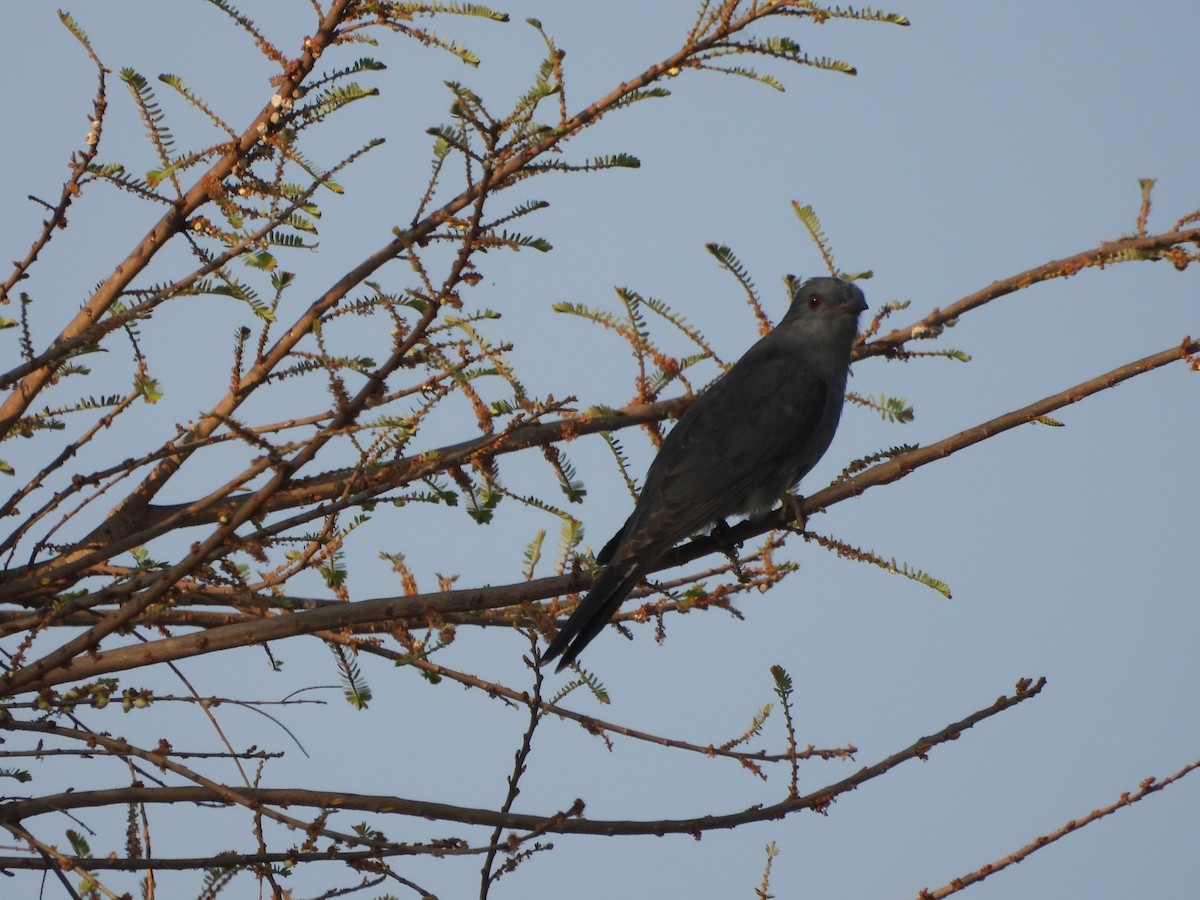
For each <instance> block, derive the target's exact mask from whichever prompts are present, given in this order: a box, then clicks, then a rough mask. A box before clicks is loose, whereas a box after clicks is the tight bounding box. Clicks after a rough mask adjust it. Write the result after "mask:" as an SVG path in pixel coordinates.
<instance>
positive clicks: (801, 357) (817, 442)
mask: <svg viewBox="0 0 1200 900" xmlns="http://www.w3.org/2000/svg"><path fill="white" fill-rule="evenodd" d="M788 284H789V287H790V290H791V297H792V299H791V306H790V307H789V309H788V311H787V313H786V314H785V315H784V317H783V321H782V322H780V323H779V324H778V325H777V326H776V327H775V328H774V329H773V330H772V331H770V332H769V333H768V334H766V335H765V336H764V337H763V338H762V339H760V340H759V341H758V343H756V344H755V345H754V346H753V347H751V348H750V349H749V350H748V351H746V354H745V355H744V356H743V357H742V358H741V359H739V360H738V361H737V363H735V364H734V366H733V367H732V368H731V369H729V371H728V372H726V373H725V374H724V375H722V376H721V377H720V378H718V379H717V380H716V381H715V382H713V384H712V386H711V387H710V388H709V389H708V390H707V391H705V392H704V393H703V394H702V395H701V396H700V397H698V398H697V399H696V402H695V403H693V404H692V405H691V406H690V407H689V408H688V410H687V412H685V413H684V414H683V416H682V417H681V418H680V419H679V422H678V423H677V424H676V425H675V427H674V428H672V429H671V431H670V433H669V434H668V435H667V436H666V438H665V439H664V440H663V442H662V446H661V447H660V448H659V451H658V456H656V457H655V459H654V462H653V463H651V465H650V470H649V471H648V472H647V473H646V483H645V486H644V487H643V488H642V493H641V496H640V497H639V498H638V501H637V505H636V506H635V507H634V510H633V514H632V515H630V517H629V519H628V521H626V523H625V525H624V527H622V528H621V530H620V531H618V532H617V533H616V534H615V535H614V536H613V538H612V540H610V541H609V542H608V543H607V544H606V545H605V546H604V549H602V550H601V551H600V553H599V555H597V557H596V562H597V564H599V565H601V566H603V567H604V568H603V570H602V571H601V572H600V574H599V575H598V576H597V577H596V580H595V582H593V584H592V589H591V590H590V591H589V592H588V595H587V596H586V597H584V599H583V601H582V602H581V603H580V604H579V606H578V607H577V608H576V609H575V612H573V613H572V614H571V617H570V618H569V619H567V621H566V623H565V624H564V625H563V627H562V628H561V629H559V632H558V634H557V636H556V637H555V638H554V641H553V642H552V643H551V644H550V646H549V648H548V649H547V650H546V653H545V655H544V657H543V662H545V661H548V660H552V659H554V658H555V657H557V656H558V655H559V654H562V660H561V661H560V662H559V664H558V671H560V672H561V671H562V670H563V668H564V667H566V666H568V665H570V663H571V662H572V661H573V660H574V659H575V658H576V657H577V656H579V654H580V652H581V651H582V650H583V648H584V647H586V646H587V645H588V643H589V642H590V641H591V640H592V638H594V637H595V636H596V635H597V634H599V633H600V631H601V630H602V629H603V628H604V626H605V625H606V624H608V621H609V619H611V618H612V617H613V615H614V614H615V613H616V611H617V609H618V608H619V607H620V606H621V603H622V602H624V600H625V598H626V597H628V596H629V593H630V592H631V591H632V590H633V589H634V588H635V587H636V586H637V583H638V582H639V581H641V579H642V576H643V575H644V574H645V573H646V572H647V571H649V570H651V569H652V568H653V567H654V564H655V563H656V562H657V561H658V559H659V558H660V557H661V556H662V555H663V554H664V553H666V552H667V551H668V550H670V549H671V548H672V547H674V546H675V545H676V544H677V543H679V542H680V541H682V540H684V539H685V538H687V537H689V536H691V535H694V534H698V533H700V532H703V531H704V530H706V529H707V528H709V527H710V526H714V525H715V526H717V527H718V528H720V527H722V525H723V523H724V520H725V518H726V517H727V516H734V515H741V514H745V515H748V516H756V515H761V514H762V513H765V512H768V511H769V510H770V509H771V508H772V507H774V506H775V504H776V503H777V502H778V501H779V500H781V499H782V498H783V497H784V495H785V492H786V491H787V490H788V489H789V488H791V487H792V486H793V485H795V484H796V483H797V482H799V481H800V479H801V478H803V477H804V475H805V474H807V473H808V471H809V470H810V469H811V468H812V467H813V466H815V465H816V464H817V460H819V459H820V458H821V456H822V455H823V454H824V453H825V451H826V450H827V449H828V448H829V443H830V441H832V440H833V433H834V432H835V431H836V430H837V425H838V419H839V418H840V417H841V414H842V404H843V402H844V400H845V394H846V375H847V372H848V370H849V368H850V351H851V349H852V348H853V346H854V340H855V337H856V336H857V334H858V317H859V314H860V313H861V312H862V311H863V310H865V309H866V308H867V303H866V301H865V300H864V299H863V294H862V291H861V290H859V289H858V288H857V287H856V286H855V285H853V284H850V283H848V282H845V281H842V280H840V279H838V278H813V279H810V280H809V281H806V282H804V283H803V284H800V285H798V286H797V283H796V280H795V279H792V278H790V277H789V279H788Z"/></svg>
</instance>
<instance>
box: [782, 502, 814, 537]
mask: <svg viewBox="0 0 1200 900" xmlns="http://www.w3.org/2000/svg"><path fill="white" fill-rule="evenodd" d="M779 511H780V513H781V515H782V516H783V518H784V521H785V522H787V524H788V527H789V528H791V529H792V530H793V531H796V532H802V531H804V529H805V527H806V526H807V525H808V516H806V515H804V498H803V497H801V496H800V495H799V494H792V493H787V494H784V495H783V506H782V508H781V509H780V510H779Z"/></svg>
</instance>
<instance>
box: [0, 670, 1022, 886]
mask: <svg viewBox="0 0 1200 900" xmlns="http://www.w3.org/2000/svg"><path fill="white" fill-rule="evenodd" d="M1045 684H1046V679H1044V678H1039V679H1038V680H1037V681H1036V682H1033V681H1031V680H1030V679H1027V678H1026V679H1021V680H1020V681H1019V682H1017V685H1016V690H1015V691H1014V692H1013V694H1011V695H1001V696H1000V697H998V698H997V699H996V700H995V702H993V703H991V704H989V705H988V706H986V707H984V708H983V709H980V710H978V711H977V712H974V713H972V714H971V715H969V716H967V717H965V718H963V719H961V720H959V721H957V722H954V723H952V724H950V725H947V726H946V727H945V728H943V729H942V730H941V731H938V732H937V733H936V734H932V735H929V736H928V737H922V738H919V739H917V740H916V741H915V742H913V743H912V744H910V745H909V746H908V747H906V748H905V749H903V750H900V751H899V752H897V753H894V754H892V755H891V756H889V757H887V758H886V759H883V760H880V761H879V762H877V763H875V764H874V765H871V766H866V767H864V768H862V769H860V770H859V771H858V772H856V773H855V774H853V775H851V776H849V777H848V778H844V779H842V780H841V781H838V782H835V783H834V784H831V785H829V786H827V787H823V788H820V789H818V790H816V791H813V792H811V793H809V794H805V795H804V796H800V797H791V796H789V797H787V798H785V799H784V800H782V801H780V802H779V803H776V804H773V805H771V806H759V805H756V806H752V807H749V808H747V809H744V810H739V811H738V812H733V813H724V814H721V815H707V816H701V817H699V818H689V819H656V820H647V821H640V820H605V819H584V818H580V817H577V816H575V815H574V814H572V815H564V814H562V813H556V814H554V815H551V816H538V815H529V814H524V813H512V812H508V813H500V812H497V811H494V810H488V809H475V808H470V807H462V806H453V805H451V804H447V803H434V802H430V801H424V800H407V799H405V798H403V797H394V796H385V795H375V794H350V793H338V792H331V791H313V790H304V789H299V788H244V787H238V788H231V787H228V786H226V785H221V786H219V789H217V790H215V789H214V787H213V786H210V785H205V786H202V787H196V786H184V787H165V788H160V787H155V788H147V787H136V786H131V787H124V788H115V789H110V790H99V791H68V792H66V793H62V794H53V795H50V796H46V797H37V798H33V799H30V800H14V801H11V802H9V803H5V804H0V823H7V822H22V821H24V820H26V819H29V818H32V817H34V816H39V815H45V814H47V813H56V812H62V811H64V810H69V809H87V808H96V807H104V806H111V805H125V804H129V803H214V802H219V803H224V804H226V805H234V804H236V805H241V806H245V807H247V808H250V809H255V810H260V809H264V804H274V805H280V806H283V807H287V808H290V807H293V806H309V807H314V808H318V809H339V810H355V811H358V812H373V813H382V814H394V815H404V816H411V817H414V818H421V819H431V820H436V821H442V822H458V823H460V824H463V825H479V826H490V827H493V828H507V829H514V830H525V831H535V830H537V831H545V832H551V833H556V834H597V835H608V836H616V835H625V836H632V835H660V836H661V835H664V834H690V835H696V834H700V833H702V832H705V831H715V830H724V829H730V828H736V827H737V826H739V825H745V824H748V823H750V822H766V821H771V820H775V819H781V818H783V817H785V816H788V815H790V814H792V813H796V812H799V811H801V810H806V809H807V810H814V811H817V812H824V811H825V810H827V809H828V808H829V806H830V805H831V804H832V803H833V802H834V801H835V800H836V799H837V798H838V797H839V796H840V795H842V794H844V793H847V792H849V791H853V790H855V789H857V788H858V787H860V786H861V785H863V784H866V783H867V782H869V781H872V780H874V779H876V778H879V777H880V776H882V775H884V774H886V773H887V772H889V771H891V770H892V769H894V768H896V767H897V766H899V765H900V764H901V763H904V762H907V761H909V760H911V759H925V758H926V757H927V756H928V754H929V751H930V750H932V749H933V748H934V747H936V746H938V745H940V744H944V743H946V742H948V741H955V740H958V738H959V737H961V736H962V733H963V732H964V731H966V730H967V729H969V728H971V727H973V726H974V725H977V724H978V723H980V722H982V721H984V720H985V719H989V718H991V717H992V716H995V715H998V714H1000V713H1002V712H1004V711H1005V710H1008V709H1011V708H1012V707H1014V706H1016V705H1018V704H1020V703H1023V702H1025V701H1026V700H1029V699H1030V698H1032V697H1035V696H1037V695H1038V694H1039V693H1040V692H1041V690H1042V688H1043V687H1045ZM22 724H23V723H22ZM26 728H29V729H31V730H35V729H32V726H26ZM122 743H123V742H122ZM573 807H574V808H577V809H579V810H580V811H581V810H582V801H576V802H575V804H573ZM284 818H287V817H284ZM343 839H344V840H348V841H349V842H351V843H359V844H362V843H366V842H365V841H362V840H361V839H357V838H353V837H350V838H345V837H343ZM210 864H211V860H210Z"/></svg>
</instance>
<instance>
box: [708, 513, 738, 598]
mask: <svg viewBox="0 0 1200 900" xmlns="http://www.w3.org/2000/svg"><path fill="white" fill-rule="evenodd" d="M711 534H712V539H713V540H714V541H716V542H717V546H718V547H719V548H720V550H721V552H722V553H723V554H725V558H726V559H728V560H729V565H730V568H731V569H732V570H733V575H734V577H735V578H737V580H738V581H739V582H741V583H743V584H744V583H745V582H746V575H745V573H744V572H742V564H741V561H740V560H738V550H740V549H741V548H742V542H741V541H735V540H734V539H733V529H731V528H730V527H729V523H728V522H726V521H725V520H724V519H718V520H717V524H716V525H714V526H713V530H712V532H711Z"/></svg>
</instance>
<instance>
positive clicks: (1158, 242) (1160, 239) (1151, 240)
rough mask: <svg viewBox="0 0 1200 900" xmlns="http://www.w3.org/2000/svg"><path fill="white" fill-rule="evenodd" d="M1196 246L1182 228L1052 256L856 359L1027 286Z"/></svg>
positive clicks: (889, 349) (874, 344) (932, 332)
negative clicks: (1092, 268)
mask: <svg viewBox="0 0 1200 900" xmlns="http://www.w3.org/2000/svg"><path fill="white" fill-rule="evenodd" d="M1188 243H1193V244H1198V245H1200V228H1188V229H1185V230H1182V231H1170V232H1166V233H1165V234H1155V235H1149V236H1145V237H1142V236H1135V237H1127V238H1121V239H1119V240H1116V241H1108V242H1105V243H1102V244H1101V245H1100V246H1098V247H1093V248H1092V249H1090V250H1084V251H1082V252H1080V253H1076V254H1074V255H1072V256H1067V257H1064V258H1063V259H1054V260H1051V261H1050V262H1046V263H1042V264H1041V265H1040V266H1035V267H1034V268H1032V269H1026V270H1025V271H1024V272H1018V273H1017V274H1016V275H1012V276H1010V277H1008V278H1004V279H1001V280H1000V281H994V282H992V283H991V284H989V285H988V286H987V287H985V288H983V289H982V290H979V291H976V292H975V293H973V294H968V295H967V296H966V297H963V298H962V299H961V300H958V301H956V302H955V303H952V304H950V305H949V306H947V307H946V308H945V309H935V310H933V312H931V313H930V314H929V315H927V316H925V318H923V319H921V320H920V321H918V322H914V323H913V324H912V325H909V326H908V327H906V328H898V329H896V330H895V331H892V332H890V333H888V334H885V335H883V336H882V337H879V338H876V339H875V340H873V341H870V342H868V343H867V344H866V345H865V346H862V347H859V348H858V358H862V357H865V356H891V355H894V354H896V353H897V352H899V351H900V349H901V348H902V347H903V346H904V345H905V344H906V343H908V342H909V341H911V340H914V339H921V338H932V337H936V336H938V335H940V334H941V333H942V331H943V330H944V329H946V328H947V327H950V326H951V325H953V323H954V320H956V319H957V318H958V317H959V316H961V315H963V314H964V313H967V312H970V311H971V310H973V309H976V308H978V307H980V306H983V305H984V304H986V303H988V302H990V301H992V300H995V299H997V298H999V297H1003V296H1004V295H1005V294H1012V293H1016V292H1017V291H1020V290H1024V289H1025V288H1027V287H1029V286H1030V285H1033V284H1037V283H1038V282H1041V281H1050V280H1053V279H1055V278H1069V277H1070V276H1072V275H1074V274H1076V273H1078V272H1079V271H1081V270H1083V269H1086V268H1091V267H1093V266H1099V267H1103V266H1105V265H1108V264H1110V263H1116V262H1121V261H1124V260H1128V259H1136V258H1139V257H1140V256H1141V255H1143V254H1144V258H1146V259H1160V258H1161V251H1165V250H1168V249H1170V248H1172V247H1175V246H1178V245H1179V244H1188Z"/></svg>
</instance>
